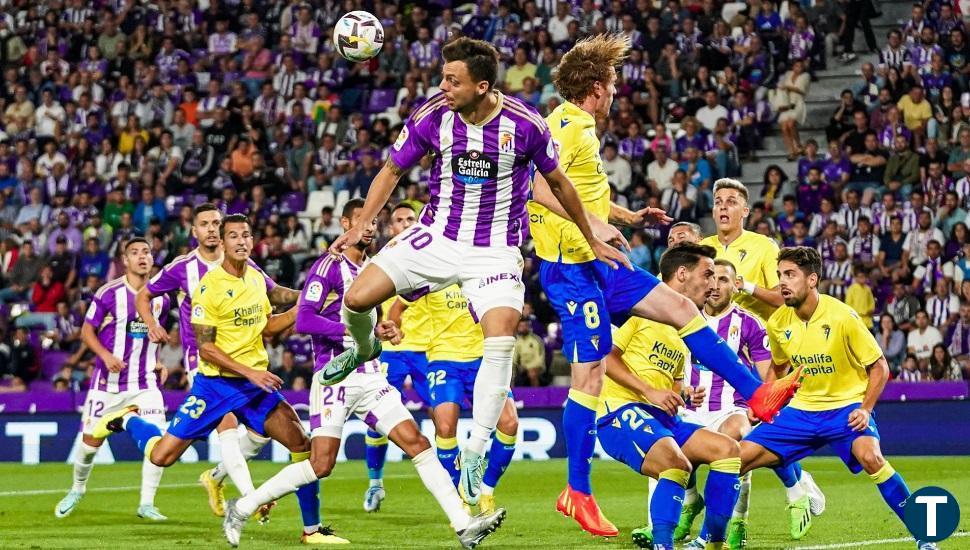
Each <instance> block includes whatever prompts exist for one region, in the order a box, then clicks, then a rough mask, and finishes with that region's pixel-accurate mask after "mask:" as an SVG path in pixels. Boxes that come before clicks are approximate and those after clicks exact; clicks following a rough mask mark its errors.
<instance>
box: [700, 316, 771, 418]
mask: <svg viewBox="0 0 970 550" xmlns="http://www.w3.org/2000/svg"><path fill="white" fill-rule="evenodd" d="M707 324H708V326H710V327H711V328H712V329H714V331H715V332H717V335H718V336H720V337H721V338H723V339H724V341H725V342H727V344H728V345H729V346H731V349H732V350H734V351H735V353H737V354H738V357H740V358H741V360H742V361H743V362H744V363H745V364H746V365H747V366H748V367H749V368H753V367H754V364H755V363H756V362H758V361H764V360H766V359H771V351H769V349H768V333H767V332H766V331H765V327H764V325H762V324H761V321H759V320H758V318H757V317H755V316H754V315H753V314H752V313H749V312H748V311H747V310H745V309H743V308H741V307H739V306H737V305H732V306H731V307H729V308H728V310H727V311H726V312H724V313H722V314H721V315H720V316H719V317H709V318H707ZM690 386H691V387H693V388H697V387H704V388H707V394H706V395H705V397H704V402H703V403H701V404H700V405H699V406H695V405H693V404H692V403H688V404H687V408H689V409H691V410H694V411H698V412H717V411H720V410H723V409H727V408H730V407H732V406H737V407H744V408H747V407H748V404H747V403H745V401H744V398H742V397H741V394H740V393H739V392H738V391H737V390H736V389H734V387H732V386H731V384H728V382H727V380H725V379H724V378H722V377H721V376H720V375H718V374H716V373H714V372H713V371H711V370H709V369H708V368H707V367H705V366H704V365H700V364H698V363H694V362H692V363H691V366H690Z"/></svg>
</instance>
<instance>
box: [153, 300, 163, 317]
mask: <svg viewBox="0 0 970 550" xmlns="http://www.w3.org/2000/svg"><path fill="white" fill-rule="evenodd" d="M161 314H162V302H161V301H160V300H153V301H152V317H158V316H159V315H161Z"/></svg>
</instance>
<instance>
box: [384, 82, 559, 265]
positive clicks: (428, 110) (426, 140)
mask: <svg viewBox="0 0 970 550" xmlns="http://www.w3.org/2000/svg"><path fill="white" fill-rule="evenodd" d="M430 151H435V152H436V153H437V154H436V155H435V157H434V163H433V165H432V168H431V179H430V181H429V191H430V194H431V200H430V202H429V203H428V205H427V206H425V207H424V210H423V211H422V212H421V217H420V222H421V224H422V225H424V226H426V227H428V228H430V229H432V230H433V231H434V232H436V233H439V234H441V235H443V236H444V237H445V238H448V239H451V240H453V241H457V242H460V243H464V244H468V245H473V246H519V245H521V244H522V243H523V242H524V240H525V234H526V231H527V230H528V227H529V223H528V218H527V213H526V201H527V199H528V194H529V179H530V172H531V168H532V164H533V163H534V164H535V167H536V169H537V170H538V171H539V173H541V174H548V173H550V172H552V171H553V170H556V169H557V167H558V166H559V154H558V152H557V151H556V147H555V144H554V142H553V140H552V136H551V134H550V133H549V127H548V126H547V125H546V121H545V120H544V119H543V118H542V117H541V116H540V115H539V114H538V113H537V112H536V110H535V109H534V108H532V106H530V105H528V104H526V103H525V102H523V101H522V100H520V99H517V98H514V97H511V96H507V95H502V94H499V105H498V107H497V109H496V113H495V114H494V115H493V116H491V117H489V118H488V119H487V120H486V121H484V123H483V124H480V125H478V124H468V123H466V122H465V121H464V120H463V119H462V117H461V116H460V115H459V114H458V113H456V112H455V111H452V110H451V109H449V108H448V104H447V103H446V101H445V98H444V94H439V95H437V96H435V97H433V98H431V99H429V100H428V101H426V102H425V103H424V104H423V105H422V106H421V107H419V108H418V109H416V110H415V111H414V113H412V114H411V117H410V118H409V119H408V122H407V124H406V125H405V127H404V129H402V130H401V134H400V135H399V137H398V139H397V141H396V142H395V143H394V145H393V147H391V150H390V158H391V159H392V160H393V161H394V163H395V164H396V165H397V166H399V167H400V168H401V169H402V170H404V171H408V170H410V169H411V168H413V167H414V166H415V165H416V164H417V163H418V161H420V160H421V158H422V157H424V156H425V155H426V154H427V153H428V152H430Z"/></svg>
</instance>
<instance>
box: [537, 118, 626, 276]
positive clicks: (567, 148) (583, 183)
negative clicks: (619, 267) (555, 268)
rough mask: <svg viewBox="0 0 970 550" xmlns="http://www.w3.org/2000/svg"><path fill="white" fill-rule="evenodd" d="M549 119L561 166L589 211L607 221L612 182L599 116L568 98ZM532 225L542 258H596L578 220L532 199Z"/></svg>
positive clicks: (580, 260) (564, 260)
mask: <svg viewBox="0 0 970 550" xmlns="http://www.w3.org/2000/svg"><path fill="white" fill-rule="evenodd" d="M546 122H547V123H548V125H549V131H550V132H551V133H552V139H553V142H554V143H555V144H556V147H557V148H558V149H559V167H560V168H562V170H563V171H564V172H565V173H566V175H567V176H569V179H570V181H572V183H573V185H574V186H575V187H576V192H577V193H578V194H579V198H580V199H581V200H582V201H583V205H584V206H585V207H586V211H587V212H589V214H590V215H592V216H596V217H597V218H599V219H601V220H603V221H608V220H609V216H610V184H609V182H608V181H607V177H606V171H605V170H604V169H603V160H602V159H601V158H600V152H599V151H600V140H599V138H598V137H597V136H596V120H595V119H594V118H593V116H592V115H590V114H589V113H587V112H586V111H584V110H582V109H580V108H579V107H578V106H576V105H575V104H573V103H570V102H568V101H567V102H565V103H563V104H562V105H560V106H559V107H556V109H555V110H553V112H552V113H550V114H549V116H547V117H546ZM529 227H530V229H531V232H532V239H533V241H534V242H535V248H536V254H537V255H538V256H539V257H540V258H542V259H543V260H546V261H550V262H561V263H567V264H575V263H583V262H589V261H592V260H595V259H596V256H595V255H594V254H593V251H592V249H590V247H589V244H587V243H586V239H585V238H584V237H583V234H582V233H581V232H580V231H579V227H577V226H576V224H574V223H573V222H571V221H569V220H567V219H565V218H562V217H560V216H558V215H557V214H553V213H552V212H551V211H550V210H549V209H547V208H546V207H544V206H542V205H540V204H538V203H536V202H533V201H530V202H529Z"/></svg>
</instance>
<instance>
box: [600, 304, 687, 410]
mask: <svg viewBox="0 0 970 550" xmlns="http://www.w3.org/2000/svg"><path fill="white" fill-rule="evenodd" d="M613 345H614V346H616V347H617V348H619V349H620V350H621V351H622V352H623V355H622V359H623V363H624V364H625V365H626V366H627V368H628V369H630V371H631V372H632V373H633V374H635V375H636V376H637V377H639V378H640V379H641V380H643V381H644V382H646V383H647V384H648V385H650V386H651V387H653V388H657V389H673V388H674V386H675V384H676V383H677V382H678V381H680V380H683V378H684V370H685V366H686V362H687V359H688V356H689V355H688V353H689V352H688V349H687V345H686V344H684V341H683V340H681V339H680V336H678V335H677V329H675V328H673V327H671V326H669V325H664V324H662V323H658V322H656V321H649V320H647V319H642V318H640V317H631V318H630V320H628V321H627V322H626V323H624V324H623V326H622V327H620V328H619V329H617V330H616V332H614V334H613ZM630 403H647V402H646V401H644V398H643V396H641V395H640V394H638V393H636V392H633V391H631V390H629V389H627V388H625V387H623V386H621V385H620V384H618V383H616V382H614V381H613V380H611V379H610V377H608V376H607V377H606V378H605V379H604V380H603V390H602V391H601V392H600V401H599V407H598V408H597V410H596V417H597V418H600V417H603V416H606V415H608V414H610V413H612V412H614V411H616V410H617V409H619V408H621V407H623V406H625V405H628V404H630ZM647 404H649V403H647Z"/></svg>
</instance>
